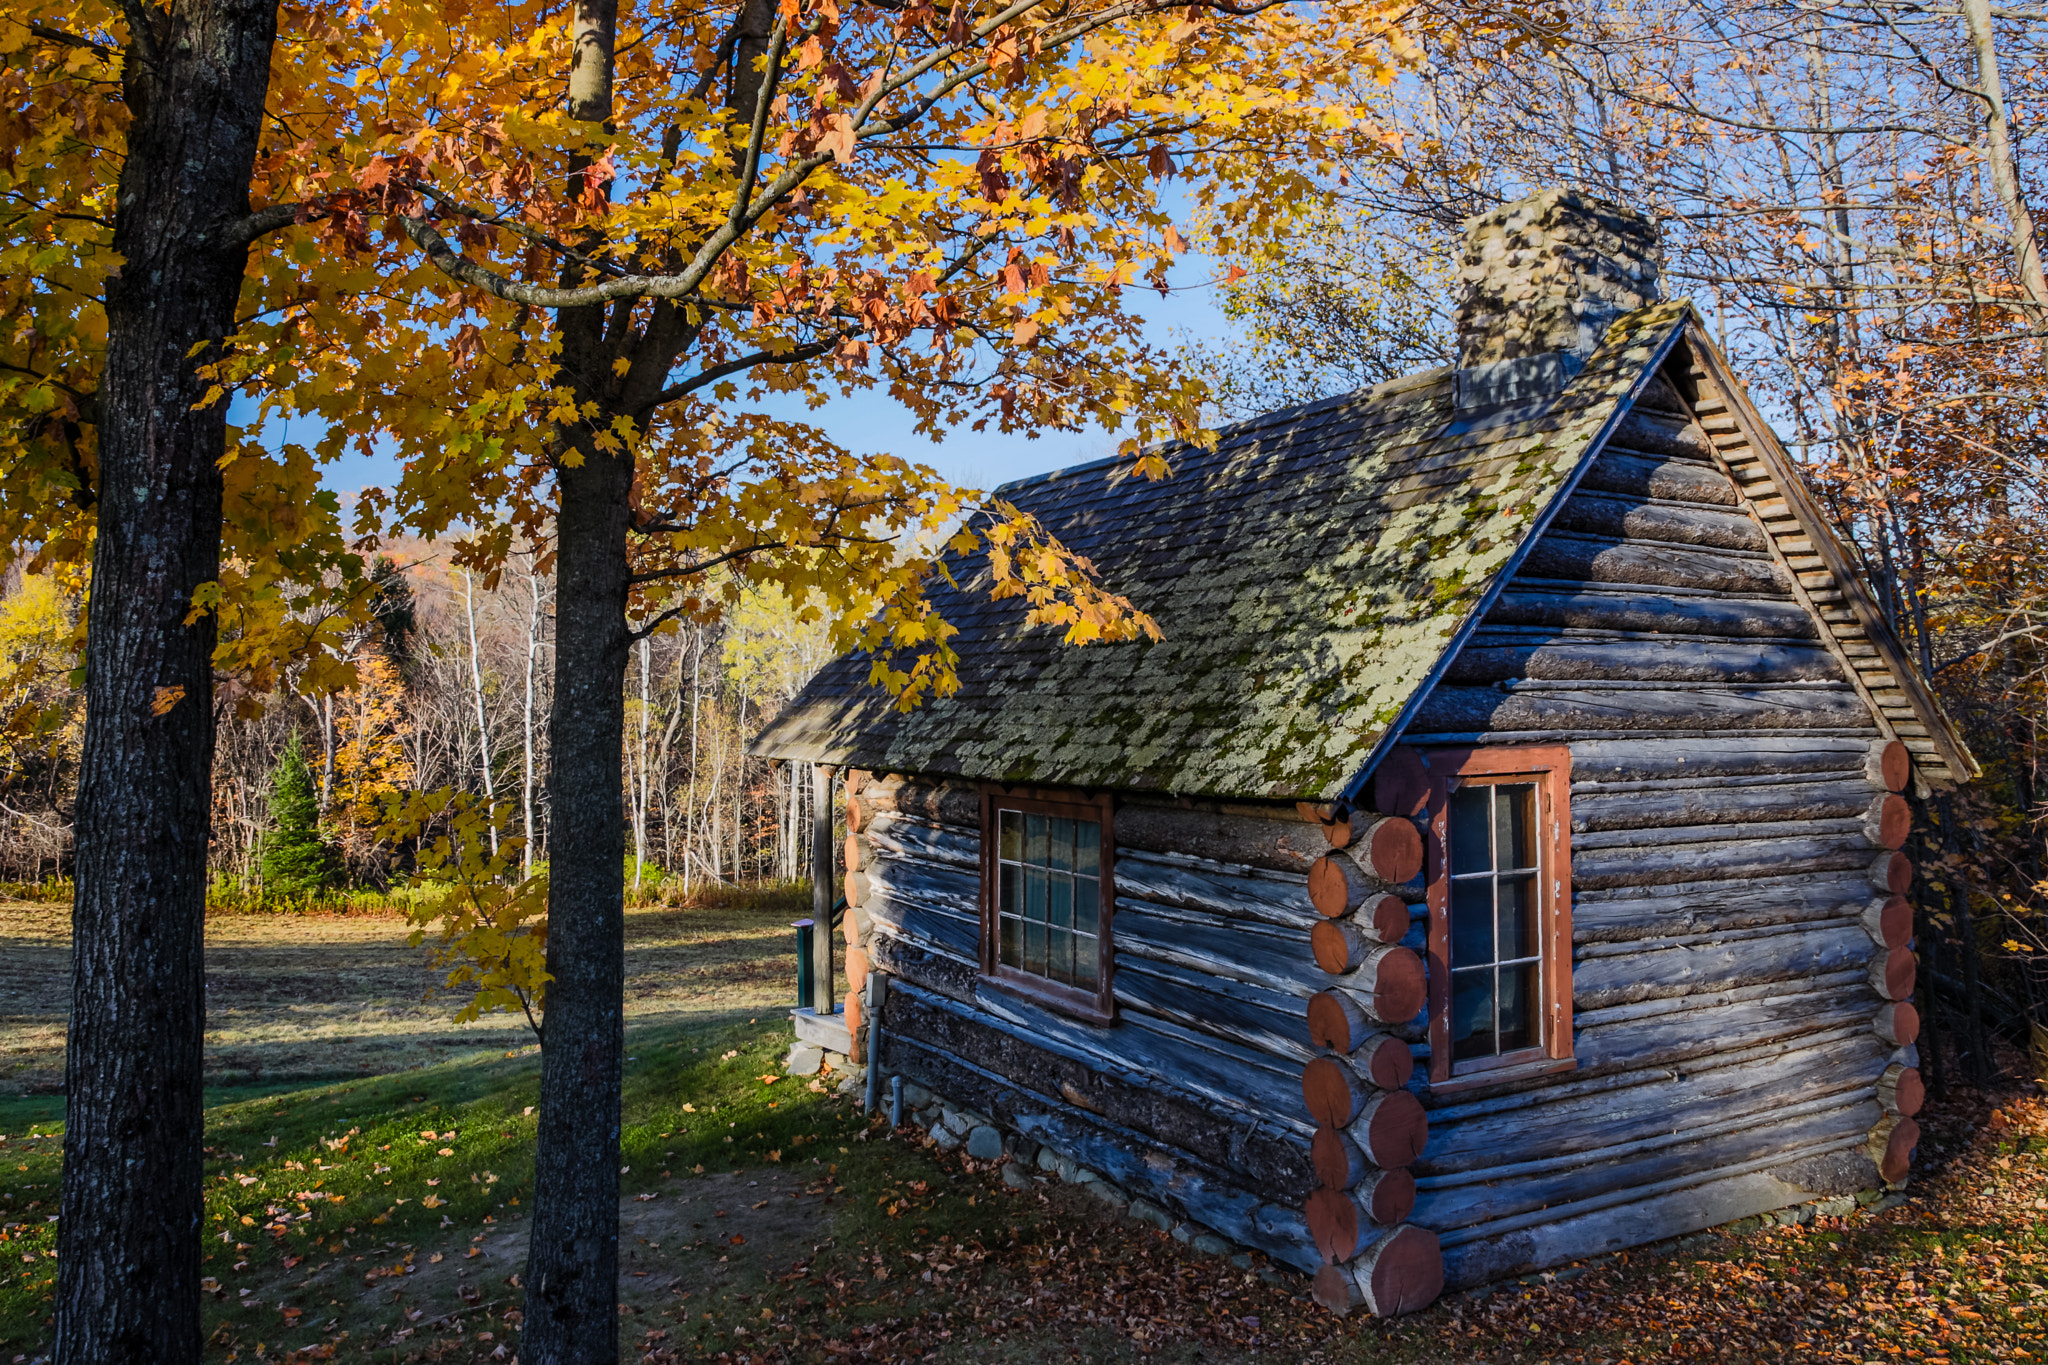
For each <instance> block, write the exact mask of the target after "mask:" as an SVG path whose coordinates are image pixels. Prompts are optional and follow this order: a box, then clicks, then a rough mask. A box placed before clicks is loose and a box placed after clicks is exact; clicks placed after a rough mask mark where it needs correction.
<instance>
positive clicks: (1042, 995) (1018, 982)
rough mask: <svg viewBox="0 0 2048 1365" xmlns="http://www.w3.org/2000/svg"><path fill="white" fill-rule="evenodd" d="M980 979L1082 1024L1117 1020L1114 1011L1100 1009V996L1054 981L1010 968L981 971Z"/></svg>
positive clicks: (1111, 1022) (1110, 1022)
mask: <svg viewBox="0 0 2048 1365" xmlns="http://www.w3.org/2000/svg"><path fill="white" fill-rule="evenodd" d="M981 979H982V981H984V982H985V983H987V984H988V985H990V986H993V987H995V988H996V989H997V990H999V991H1002V992H1004V993H1005V994H1008V995H1014V996H1017V997H1019V998H1020V999H1023V1000H1028V1001H1030V1002H1031V1003H1032V1004H1034V1005H1038V1006H1040V1007H1041V1008H1044V1009H1049V1010H1051V1011H1052V1012H1053V1013H1055V1014H1062V1015H1065V1016H1066V1017H1068V1018H1070V1019H1077V1020H1079V1021H1080V1022H1082V1023H1084V1024H1113V1023H1115V1022H1116V1011H1115V1010H1114V1009H1105V1008H1103V1005H1102V1001H1101V999H1100V997H1098V996H1093V995H1085V994H1083V993H1082V992H1080V991H1078V990H1075V989H1074V988H1073V987H1071V986H1063V985H1061V984H1060V983H1059V982H1057V981H1047V980H1045V979H1043V978H1042V977H1036V976H1031V975H1029V974H1027V973H1024V972H1020V971H1017V970H1016V969H1014V968H1011V967H998V968H996V969H995V970H994V971H993V972H983V973H982V976H981Z"/></svg>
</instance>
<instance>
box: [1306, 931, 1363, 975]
mask: <svg viewBox="0 0 2048 1365" xmlns="http://www.w3.org/2000/svg"><path fill="white" fill-rule="evenodd" d="M1363 941H1364V936H1363V935H1362V934H1361V933H1360V932H1359V930H1358V928H1357V926H1355V925H1351V924H1346V923H1343V922H1341V921H1339V920H1334V919H1326V920H1324V921H1322V922H1321V923H1320V924H1317V925H1315V926H1314V927H1312V928H1311V929H1310V930H1309V931H1308V947H1309V951H1310V952H1311V953H1314V954H1315V959H1316V965H1317V966H1318V967H1321V968H1322V969H1323V970H1324V971H1326V972H1328V973H1329V974H1330V975H1332V976H1338V975H1341V974H1343V973H1345V972H1348V971H1350V970H1351V969H1352V968H1354V967H1356V966H1357V965H1358V954H1357V953H1356V952H1354V948H1355V947H1356V946H1357V945H1358V944H1359V943H1362V942H1363Z"/></svg>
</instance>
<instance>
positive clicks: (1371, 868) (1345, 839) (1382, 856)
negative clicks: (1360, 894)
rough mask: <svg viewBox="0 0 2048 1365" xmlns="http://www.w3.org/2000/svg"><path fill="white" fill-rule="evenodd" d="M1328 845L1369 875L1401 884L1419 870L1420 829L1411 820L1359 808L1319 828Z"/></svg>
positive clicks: (1393, 884) (1420, 862)
mask: <svg viewBox="0 0 2048 1365" xmlns="http://www.w3.org/2000/svg"><path fill="white" fill-rule="evenodd" d="M1322 829H1323V835H1324V837H1325V838H1326V839H1328V840H1329V843H1330V847H1332V848H1334V849H1338V850H1340V851H1341V852H1342V853H1343V854H1344V856H1345V857H1347V858H1349V859H1351V861H1353V862H1355V863H1357V864H1358V866H1359V868H1360V870H1361V871H1363V872H1364V873H1365V874H1366V875H1367V876H1368V877H1373V878H1377V879H1378V880H1379V881H1382V882H1385V883H1386V884H1387V885H1389V886H1400V885H1402V884H1403V883H1405V882H1408V881H1411V880H1413V879H1414V878H1415V877H1416V876H1418V875H1420V873H1421V872H1422V832H1421V831H1420V830H1418V829H1417V828H1416V827H1415V822H1414V821H1413V820H1410V819H1407V818H1406V817H1404V816H1399V815H1379V814H1376V813H1374V812H1372V811H1365V810H1358V811H1353V812H1352V813H1351V814H1350V815H1348V816H1346V817H1345V818H1344V819H1342V820H1336V821H1332V822H1331V823H1329V824H1326V825H1324V826H1323V827H1322Z"/></svg>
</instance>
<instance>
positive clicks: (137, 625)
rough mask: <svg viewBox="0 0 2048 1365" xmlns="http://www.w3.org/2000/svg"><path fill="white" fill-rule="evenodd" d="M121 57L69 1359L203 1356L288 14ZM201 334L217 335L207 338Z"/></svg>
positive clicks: (77, 993) (96, 584)
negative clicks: (215, 796) (223, 591)
mask: <svg viewBox="0 0 2048 1365" xmlns="http://www.w3.org/2000/svg"><path fill="white" fill-rule="evenodd" d="M142 12H143V13H148V14H151V15H153V16H156V15H159V14H160V18H159V19H158V23H157V26H156V29H155V32H154V33H153V34H150V33H142V34H138V35H137V36H136V38H135V39H134V40H133V41H132V42H131V46H130V49H129V51H128V53H127V60H126V63H125V74H124V77H123V81H124V91H123V93H124V96H125V98H126V102H127V104H128V107H129V109H130V110H131V111H132V114H133V118H134V122H133V124H132V125H131V127H130V129H129V132H128V147H127V159H126V162H125V163H124V165H123V168H122V172H121V180H120V190H119V199H118V203H119V208H118V210H117V212H116V216H115V222H114V250H115V251H116V252H117V253H119V255H120V256H121V258H122V260H123V261H124V264H123V266H122V268H121V273H120V274H119V275H118V276H116V277H115V278H113V279H111V280H109V282H108V285H107V299H106V312H107V352H106V370H105V378H104V380H103V382H102V384H101V388H100V391H99V396H98V399H99V413H98V416H99V459H100V467H99V509H98V510H99V536H98V540H97V543H96V544H95V547H94V552H93V565H92V596H91V602H90V605H89V607H88V614H87V624H88V635H87V640H86V652H85V660H86V689H85V690H86V725H85V741H84V753H83V757H82V760H81V764H80V780H79V793H78V817H77V840H78V844H77V848H78V853H77V863H76V867H77V879H78V890H77V897H76V900H75V901H74V903H73V908H72V943H73V957H72V1017H71V1030H70V1037H69V1041H68V1049H67V1054H66V1071H65V1130H64V1194H63V1214H62V1217H61V1220H60V1222H59V1225H58V1291H57V1303H56V1353H55V1359H56V1360H58V1361H60V1362H65V1363H66V1365H74V1363H75V1365H85V1363H86V1362H92V1363H93V1365H110V1363H117V1362H131V1361H132V1362H136V1363H137V1365H144V1362H147V1363H148V1365H161V1363H162V1362H183V1361H197V1360H198V1359H199V1352H200V1330H199V1329H200V1324H199V1299H200V1293H199V1248H200V1242H199V1238H200V1216H201V1200H200V1181H201V1136H202V1131H203V1129H202V1124H203V1112H202V1106H201V1095H200V1066H201V1048H200V1045H201V1036H202V1031H203V1029H204V1025H205V976H204V961H203V939H202V936H203V930H204V923H205V912H206V848H207V835H208V822H209V817H210V814H211V810H212V802H211V800H210V793H209V778H210V772H211V768H212V763H213V671H212V658H213V645H214V632H215V627H214V620H213V618H212V617H210V616H208V617H205V618H202V619H201V620H200V621H198V622H195V623H194V624H191V625H187V624H185V616H186V613H187V611H188V610H189V608H190V604H191V601H192V594H193V590H194V589H195V588H197V587H198V586H199V585H200V584H202V583H206V582H209V581H211V580H213V579H215V578H217V577H218V576H219V569H220V518H221V475H220V467H219V461H220V459H221V456H222V455H223V454H224V453H225V451H226V446H227V405H226V403H225V402H216V403H213V404H212V405H210V406H207V407H204V408H200V409H197V410H195V404H197V403H199V402H200V401H201V400H202V399H203V398H204V396H205V394H206V392H207V387H208V381H207V380H204V379H202V378H200V377H199V376H198V375H197V374H196V373H195V372H194V371H195V367H196V366H199V365H203V364H205V363H206V362H207V360H208V359H209V358H218V354H219V352H218V346H217V344H216V345H210V346H206V345H205V344H206V343H218V341H219V340H220V338H221V337H223V336H224V335H225V334H226V333H228V332H229V331H231V330H233V327H234V318H235V304H236V301H237V299H238V298H239V297H240V293H241V285H242V272H243V269H244V267H245V266H246V264H247V260H248V247H247V245H246V243H241V242H235V241H233V240H231V234H229V233H227V232H225V231H224V230H223V229H225V228H227V227H228V226H229V225H231V224H232V223H233V222H234V220H235V219H237V218H239V217H241V216H243V215H244V214H246V213H247V211H248V194H249V177H250V172H251V169H252V167H253V165H254V162H255V155H256V146H257V139H258V135H259V133H260V131H261V127H262V118H263V98H264V93H265V90H266V87H267V85H268V81H269V73H270V51H271V45H272V43H273V41H274V39H275V37H276V26H277V13H276V6H275V4H274V3H273V2H272V0H180V2H179V3H177V4H174V5H173V6H172V7H171V8H170V10H169V11H168V12H167V13H162V12H159V11H155V10H154V9H150V10H145V11H142ZM202 346H205V350H206V351H207V352H208V353H209V354H201V355H197V356H195V355H194V354H193V352H194V351H195V349H197V348H200V347H202Z"/></svg>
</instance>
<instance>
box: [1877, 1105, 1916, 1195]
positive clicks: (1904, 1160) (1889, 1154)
mask: <svg viewBox="0 0 2048 1365" xmlns="http://www.w3.org/2000/svg"><path fill="white" fill-rule="evenodd" d="M1919 1145H1920V1125H1919V1124H1917V1123H1915V1122H1913V1120H1911V1119H1900V1120H1899V1122H1898V1125H1897V1126H1896V1127H1894V1128H1893V1129H1892V1131H1891V1136H1890V1137H1888V1138H1886V1139H1885V1144H1884V1157H1883V1159H1882V1160H1880V1161H1879V1162H1878V1163H1877V1173H1878V1174H1879V1175H1881V1176H1883V1177H1884V1178H1885V1179H1886V1180H1888V1181H1891V1182H1893V1183H1897V1182H1898V1181H1901V1180H1904V1179H1905V1178H1906V1172H1908V1171H1910V1170H1912V1169H1913V1149H1914V1148H1915V1147H1918V1146H1919Z"/></svg>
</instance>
